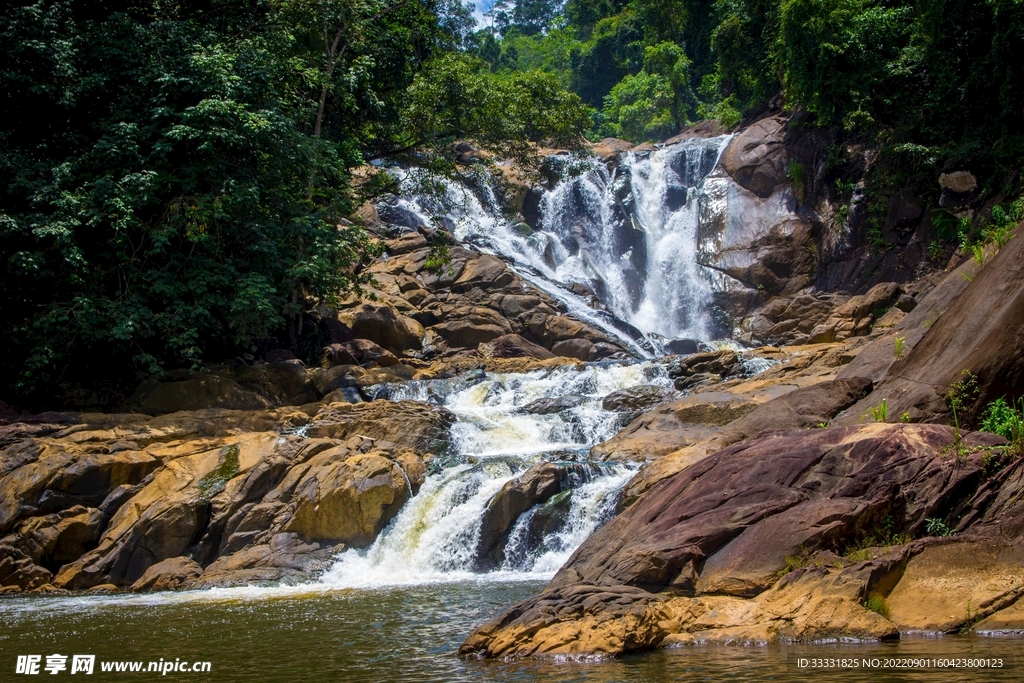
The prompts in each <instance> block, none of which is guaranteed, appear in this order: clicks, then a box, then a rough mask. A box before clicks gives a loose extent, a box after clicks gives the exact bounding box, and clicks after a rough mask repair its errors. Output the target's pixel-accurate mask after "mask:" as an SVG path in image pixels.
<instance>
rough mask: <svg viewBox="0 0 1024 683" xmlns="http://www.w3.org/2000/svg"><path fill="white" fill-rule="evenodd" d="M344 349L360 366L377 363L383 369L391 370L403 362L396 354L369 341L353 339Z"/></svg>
mask: <svg viewBox="0 0 1024 683" xmlns="http://www.w3.org/2000/svg"><path fill="white" fill-rule="evenodd" d="M343 348H344V349H345V350H346V351H347V352H348V355H349V356H351V357H352V358H354V359H355V360H356V362H357V363H360V364H363V363H376V364H377V365H379V366H381V367H382V368H389V367H391V366H393V365H398V364H399V363H400V362H401V361H400V360H398V358H397V357H396V356H395V354H393V353H391V352H390V351H388V350H387V349H383V348H381V347H380V346H379V345H377V344H375V343H374V342H372V341H370V340H369V339H353V340H352V341H350V342H346V343H345V344H344V345H343Z"/></svg>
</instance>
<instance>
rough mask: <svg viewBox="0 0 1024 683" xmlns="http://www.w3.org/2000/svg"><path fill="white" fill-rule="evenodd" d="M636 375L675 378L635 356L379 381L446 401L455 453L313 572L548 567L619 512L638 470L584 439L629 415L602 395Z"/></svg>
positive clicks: (392, 574)
mask: <svg viewBox="0 0 1024 683" xmlns="http://www.w3.org/2000/svg"><path fill="white" fill-rule="evenodd" d="M639 386H649V387H658V388H662V389H665V388H669V387H670V386H671V381H670V380H669V378H668V377H667V375H666V373H665V369H664V368H663V367H662V366H660V365H658V364H655V363H634V364H622V365H591V366H587V367H585V368H582V369H578V368H576V367H567V366H564V367H560V368H557V369H553V370H540V371H535V372H530V373H525V374H496V375H486V376H485V375H483V373H482V372H480V373H479V374H478V375H476V376H475V377H473V378H472V379H469V380H465V379H464V380H461V381H452V380H432V381H424V382H408V383H404V384H402V385H392V386H382V387H380V388H379V392H380V394H381V397H384V396H386V397H387V398H391V399H394V400H399V399H415V400H422V401H430V402H434V403H443V404H444V406H445V407H446V408H448V409H449V410H450V411H452V413H454V414H455V416H456V418H457V422H456V423H455V424H454V425H453V427H452V431H451V453H450V454H449V455H447V456H442V457H438V458H437V459H436V461H435V463H436V464H435V466H434V471H433V472H432V473H431V474H430V475H429V476H428V477H427V479H426V481H425V482H424V484H423V485H422V487H421V488H420V490H419V491H418V492H417V494H416V495H415V496H414V497H413V498H412V499H411V500H410V501H409V502H408V503H407V504H406V505H405V507H404V508H403V509H402V511H401V512H400V513H399V514H398V515H397V516H396V517H395V519H394V520H392V522H391V523H390V524H389V526H388V527H387V528H386V529H385V530H384V531H383V532H382V533H381V535H380V536H379V537H378V539H377V540H376V542H374V543H373V544H372V545H371V546H370V547H369V548H367V549H364V550H355V549H353V550H347V551H345V552H343V553H341V554H340V555H339V556H338V557H337V559H336V562H335V563H334V565H333V566H331V567H330V568H329V569H328V570H327V571H326V572H325V573H324V574H323V576H322V577H321V578H320V579H319V582H318V583H320V584H323V585H325V586H326V587H330V588H347V587H373V586H384V585H395V584H415V583H425V582H435V581H454V580H462V579H467V578H496V579H501V580H515V579H538V578H547V577H549V576H550V575H551V574H553V573H554V572H555V571H556V570H557V569H558V568H559V567H560V566H561V565H562V564H563V563H564V562H565V560H567V559H568V557H569V555H571V554H572V552H573V551H574V550H575V549H576V548H577V547H578V546H579V544H580V543H582V542H583V541H584V540H585V539H586V538H587V536H589V535H590V534H591V533H592V532H593V531H594V530H596V529H597V528H598V527H599V526H600V525H601V524H602V523H604V522H606V521H608V520H609V519H610V518H611V517H612V516H613V515H614V513H615V510H616V505H617V502H618V494H619V491H620V489H621V488H622V487H623V486H624V485H625V484H626V482H627V481H629V479H630V478H631V477H632V476H633V474H634V473H635V469H634V468H633V467H631V466H628V465H623V464H618V463H604V462H592V461H590V460H589V458H588V451H589V449H590V447H591V446H593V445H594V444H596V443H599V442H601V441H603V440H605V439H608V438H610V437H611V436H612V435H614V434H615V432H616V431H618V429H620V428H621V427H622V426H623V424H624V422H625V420H624V415H625V414H624V413H617V412H613V411H611V410H606V409H605V408H603V407H602V399H603V398H604V397H606V396H608V395H609V394H611V393H613V392H616V391H620V390H623V389H629V388H634V387H639ZM517 484H518V485H517ZM513 489H515V490H513Z"/></svg>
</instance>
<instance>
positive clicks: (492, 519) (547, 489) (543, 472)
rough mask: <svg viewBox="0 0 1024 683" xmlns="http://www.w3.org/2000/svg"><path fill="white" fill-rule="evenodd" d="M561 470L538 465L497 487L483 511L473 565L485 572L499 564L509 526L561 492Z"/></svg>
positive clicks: (557, 467) (548, 463) (556, 467)
mask: <svg viewBox="0 0 1024 683" xmlns="http://www.w3.org/2000/svg"><path fill="white" fill-rule="evenodd" d="M561 469H562V468H560V467H559V466H558V465H556V464H554V463H550V462H542V463H539V464H537V465H534V466H533V467H531V468H529V469H528V470H526V471H525V472H524V473H523V474H522V475H520V476H518V477H516V478H515V479H513V480H512V481H510V482H508V483H507V484H505V485H504V486H503V487H501V490H500V491H498V493H497V494H495V496H494V498H492V499H491V502H490V503H488V504H487V509H486V510H485V511H484V517H483V522H482V523H481V526H480V539H479V541H478V543H477V564H478V566H479V568H480V569H482V570H484V571H486V570H489V569H493V568H494V567H497V566H499V565H500V564H501V560H502V559H503V556H502V553H501V550H502V547H503V545H504V542H505V541H506V540H507V538H508V533H509V531H510V530H511V529H512V525H513V524H515V523H516V520H518V519H519V516H520V515H522V514H523V513H524V512H526V511H527V510H529V509H530V508H532V507H533V506H534V505H538V504H541V503H544V502H545V501H547V500H548V499H550V498H551V497H552V496H554V495H555V494H556V493H559V492H560V491H561V490H562V482H563V477H562V471H561Z"/></svg>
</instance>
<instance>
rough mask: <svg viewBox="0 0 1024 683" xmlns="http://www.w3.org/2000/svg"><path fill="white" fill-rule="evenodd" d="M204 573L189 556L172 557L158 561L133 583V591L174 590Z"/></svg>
mask: <svg viewBox="0 0 1024 683" xmlns="http://www.w3.org/2000/svg"><path fill="white" fill-rule="evenodd" d="M202 573H203V568H202V567H200V566H199V565H198V564H197V563H196V562H195V561H194V560H192V559H191V558H188V557H170V558H168V559H166V560H162V561H160V562H157V563H156V564H154V565H153V566H152V567H150V568H149V569H147V570H146V572H145V573H144V574H143V575H142V576H141V577H139V580H138V581H136V582H135V583H133V584H132V590H133V591H173V590H177V589H179V588H182V587H183V586H184V585H185V584H187V583H189V582H191V581H194V580H195V579H196V578H198V577H199V575H200V574H202Z"/></svg>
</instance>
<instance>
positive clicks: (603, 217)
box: [395, 136, 730, 355]
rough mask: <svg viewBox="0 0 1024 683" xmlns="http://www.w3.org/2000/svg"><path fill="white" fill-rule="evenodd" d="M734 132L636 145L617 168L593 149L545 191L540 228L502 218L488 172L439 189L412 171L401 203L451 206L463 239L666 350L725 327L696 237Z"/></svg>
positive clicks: (606, 323)
mask: <svg viewBox="0 0 1024 683" xmlns="http://www.w3.org/2000/svg"><path fill="white" fill-rule="evenodd" d="M729 139H730V138H729V136H720V137H716V138H706V139H705V138H693V139H690V140H684V141H682V142H680V143H676V144H674V145H670V146H667V147H664V148H661V149H658V150H655V151H653V152H636V153H634V152H630V153H626V154H624V155H623V157H622V158H621V160H620V163H619V165H618V166H617V167H615V168H614V169H611V170H610V169H609V168H608V167H607V166H606V165H605V164H602V163H599V162H598V161H596V160H593V161H591V162H590V163H589V166H588V168H587V169H586V170H585V172H583V173H579V174H576V175H572V176H571V177H567V178H565V179H563V180H562V181H560V182H559V183H558V184H557V185H556V186H555V187H554V188H552V190H551V191H550V192H547V193H545V194H544V196H543V199H542V201H541V205H540V220H539V223H538V224H537V226H536V229H532V228H529V226H526V225H525V224H523V223H519V224H513V223H511V222H510V221H508V220H505V219H504V218H502V217H501V216H500V211H499V210H498V202H497V201H496V199H495V198H494V195H493V192H492V190H491V189H490V186H489V185H488V183H486V182H476V183H475V186H476V187H478V188H480V189H479V190H478V191H477V192H472V191H469V190H468V189H466V188H465V187H462V186H460V185H458V184H456V183H451V182H445V181H442V186H443V187H444V192H443V193H442V194H441V196H437V195H429V194H423V193H419V192H417V191H416V185H415V183H414V182H412V181H411V180H412V179H411V176H404V179H405V186H404V187H403V189H404V190H405V191H406V197H407V198H405V199H401V200H398V202H397V203H396V204H395V207H396V208H397V209H399V210H400V211H405V212H407V213H408V215H410V216H411V217H412V218H413V220H414V221H419V222H420V223H426V224H429V223H430V222H431V218H430V217H431V216H434V217H437V216H443V217H444V218H443V219H441V220H442V222H443V223H445V224H446V227H449V229H451V230H452V232H453V233H454V234H455V236H456V237H457V238H458V239H460V240H462V241H467V242H472V243H473V244H474V245H475V246H477V247H478V248H481V249H483V250H485V251H489V252H492V253H496V254H499V255H501V256H504V257H505V258H507V259H509V260H511V261H512V262H513V264H515V265H516V266H518V270H519V272H520V273H521V274H523V275H524V276H525V277H527V278H528V279H530V280H531V281H532V282H533V283H534V284H537V285H538V286H540V287H542V288H543V289H545V290H546V291H548V292H549V293H551V294H552V295H554V296H556V297H557V298H559V299H560V300H562V301H563V302H564V303H565V304H566V305H567V306H568V307H569V309H570V311H571V312H572V313H574V314H576V315H578V316H580V317H582V318H584V319H586V320H588V321H589V322H591V323H594V324H597V325H599V326H601V327H603V328H604V329H606V330H607V331H608V332H610V333H611V334H613V335H614V336H617V337H619V338H620V339H623V338H630V337H631V334H632V337H633V338H635V337H636V336H637V335H636V331H639V332H641V333H644V334H646V335H647V337H648V338H647V339H646V340H645V341H642V343H641V347H640V348H639V349H638V348H637V347H636V346H635V345H634V350H638V351H641V352H644V351H646V353H643V355H650V352H651V351H653V352H654V353H655V354H658V353H659V352H660V351H661V344H660V341H659V340H660V339H661V338H668V339H680V338H688V339H700V340H711V339H712V338H714V336H715V331H714V329H713V326H712V325H711V323H710V320H709V312H710V309H711V306H712V294H713V292H714V289H715V281H716V278H717V275H716V274H715V273H713V272H711V271H709V270H708V269H706V268H704V267H703V266H701V265H699V263H698V252H699V244H698V237H699V232H700V226H701V224H702V221H703V222H708V221H713V220H715V219H716V218H717V217H718V216H720V215H721V214H722V213H723V212H724V202H725V198H724V197H725V193H724V192H722V191H721V189H722V188H721V187H719V186H720V185H722V184H723V183H724V182H726V181H725V180H724V179H723V178H720V177H718V176H716V175H715V174H713V171H714V170H715V168H716V166H717V164H718V158H719V156H720V154H721V152H722V150H723V149H724V148H725V145H726V144H727V143H728V141H729ZM435 220H437V219H436V218H435ZM574 284H576V285H584V286H585V288H587V289H590V290H591V291H593V292H594V293H595V294H596V295H597V297H598V299H599V300H600V301H601V302H602V303H603V305H604V306H605V307H607V309H608V310H609V311H610V312H611V313H612V315H613V316H614V318H612V319H610V318H611V317H610V316H602V315H600V313H599V312H596V311H595V310H594V309H593V307H592V306H591V305H590V304H591V303H592V302H590V301H588V300H587V299H586V298H585V297H583V296H580V295H579V294H578V293H574V292H572V291H570V290H569V289H568V288H569V287H570V286H572V285H574ZM617 321H621V322H622V323H625V325H622V324H616V323H617ZM634 340H635V339H630V341H634Z"/></svg>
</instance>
